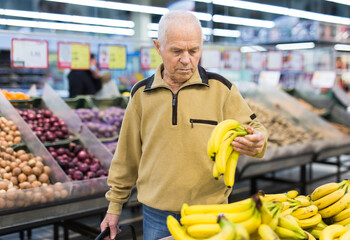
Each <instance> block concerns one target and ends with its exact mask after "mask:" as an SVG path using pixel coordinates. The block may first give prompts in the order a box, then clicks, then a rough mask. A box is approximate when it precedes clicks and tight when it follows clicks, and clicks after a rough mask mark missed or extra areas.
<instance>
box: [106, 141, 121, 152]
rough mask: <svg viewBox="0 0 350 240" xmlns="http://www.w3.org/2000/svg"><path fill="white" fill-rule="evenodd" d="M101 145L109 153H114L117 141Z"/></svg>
mask: <svg viewBox="0 0 350 240" xmlns="http://www.w3.org/2000/svg"><path fill="white" fill-rule="evenodd" d="M103 145H105V146H106V147H107V149H108V150H109V151H110V152H111V153H114V152H115V150H116V148H117V145H118V141H111V142H104V143H103Z"/></svg>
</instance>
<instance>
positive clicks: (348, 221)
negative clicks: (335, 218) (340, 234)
mask: <svg viewBox="0 0 350 240" xmlns="http://www.w3.org/2000/svg"><path fill="white" fill-rule="evenodd" d="M333 224H338V225H342V226H346V225H349V224H350V217H349V218H345V219H344V220H341V221H339V222H334V223H333Z"/></svg>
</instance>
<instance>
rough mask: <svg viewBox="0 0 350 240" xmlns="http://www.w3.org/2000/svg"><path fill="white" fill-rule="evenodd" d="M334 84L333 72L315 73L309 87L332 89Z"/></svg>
mask: <svg viewBox="0 0 350 240" xmlns="http://www.w3.org/2000/svg"><path fill="white" fill-rule="evenodd" d="M334 83H335V71H315V72H314V75H313V76H312V79H311V85H312V86H314V87H318V88H332V87H333V86H334Z"/></svg>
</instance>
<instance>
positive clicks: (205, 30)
mask: <svg viewBox="0 0 350 240" xmlns="http://www.w3.org/2000/svg"><path fill="white" fill-rule="evenodd" d="M158 25H159V24H158V23H149V24H148V30H152V31H156V32H157V31H158ZM202 32H203V34H204V35H211V34H212V30H211V28H205V27H202ZM152 34H154V33H152Z"/></svg>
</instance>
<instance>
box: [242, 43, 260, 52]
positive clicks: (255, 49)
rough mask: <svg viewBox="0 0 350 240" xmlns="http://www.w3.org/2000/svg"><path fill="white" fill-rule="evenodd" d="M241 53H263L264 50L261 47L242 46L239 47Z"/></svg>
mask: <svg viewBox="0 0 350 240" xmlns="http://www.w3.org/2000/svg"><path fill="white" fill-rule="evenodd" d="M240 50H241V52H242V53H248V52H265V51H266V48H263V47H261V46H258V45H256V46H243V47H241V49H240Z"/></svg>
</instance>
